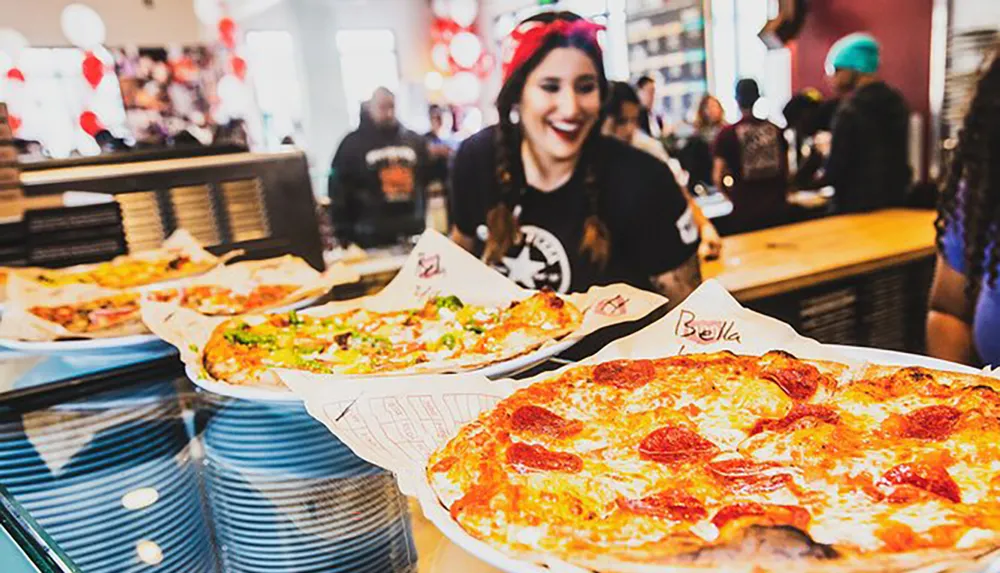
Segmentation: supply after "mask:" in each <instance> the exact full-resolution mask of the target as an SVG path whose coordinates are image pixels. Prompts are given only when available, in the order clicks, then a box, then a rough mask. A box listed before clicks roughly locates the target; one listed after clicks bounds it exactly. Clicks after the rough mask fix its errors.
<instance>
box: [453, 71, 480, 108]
mask: <svg viewBox="0 0 1000 573" xmlns="http://www.w3.org/2000/svg"><path fill="white" fill-rule="evenodd" d="M481 89H482V84H481V83H480V82H479V78H477V77H476V74H473V73H472V72H458V73H457V74H455V75H453V76H451V77H450V78H448V79H447V80H445V83H444V97H445V99H447V100H448V101H449V102H451V103H453V104H457V105H468V104H471V103H476V102H477V101H478V100H479V92H480V90H481Z"/></svg>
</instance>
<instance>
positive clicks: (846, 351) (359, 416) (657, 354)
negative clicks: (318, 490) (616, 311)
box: [277, 281, 982, 573]
mask: <svg viewBox="0 0 1000 573" xmlns="http://www.w3.org/2000/svg"><path fill="white" fill-rule="evenodd" d="M772 350H783V351H786V352H789V353H791V354H793V355H794V356H796V357H798V358H801V359H809V360H821V361H832V362H838V363H841V364H845V365H846V366H847V368H848V371H849V372H856V373H860V372H862V371H863V369H864V368H866V367H867V365H868V364H869V363H874V362H879V363H889V364H896V365H899V366H909V365H922V366H927V367H932V368H941V369H950V370H956V371H959V372H964V373H973V374H982V372H981V371H977V370H974V369H971V368H967V367H961V366H958V365H952V364H949V363H945V362H943V361H935V360H931V359H921V358H920V357H916V356H912V355H906V354H901V353H891V352H884V351H869V350H866V349H852V348H849V347H836V346H828V345H822V344H820V343H818V342H817V341H815V340H812V339H808V338H804V337H802V336H800V335H798V334H797V333H796V332H795V331H794V329H792V328H791V327H790V326H789V325H787V324H785V323H782V322H780V321H777V320H775V319H772V318H770V317H767V316H764V315H761V314H759V313H756V312H753V311H750V310H748V309H746V308H744V307H742V306H741V305H740V304H739V303H738V302H737V301H736V299H734V298H733V297H732V296H731V295H730V294H729V293H728V292H726V290H725V289H724V288H723V287H722V286H721V285H720V284H719V283H717V282H716V281H707V282H706V283H704V284H703V285H702V286H701V287H699V288H698V289H697V290H696V291H695V292H694V293H693V294H691V295H690V296H689V297H688V298H687V299H686V300H685V301H684V302H683V303H682V304H680V305H679V306H678V307H676V308H674V309H673V310H672V311H671V312H670V313H668V314H667V315H665V316H664V317H663V318H661V319H659V320H658V321H656V322H654V323H653V324H651V325H649V326H647V327H646V328H644V329H643V330H641V331H639V332H637V333H635V334H632V335H630V336H627V337H625V338H622V339H619V340H617V341H615V342H613V343H611V344H609V345H608V346H606V347H605V348H604V349H602V350H601V351H599V352H598V353H597V354H595V355H594V356H592V357H590V358H588V359H586V360H583V361H581V362H580V363H578V364H572V365H567V366H565V367H563V368H561V369H560V370H556V371H553V372H546V373H543V374H540V375H538V376H534V377H532V378H528V379H524V380H513V379H502V380H492V381H491V380H489V379H488V378H486V377H485V376H482V375H479V374H475V373H467V374H452V375H417V376H408V377H397V378H392V377H383V378H380V379H369V380H363V381H357V382H354V383H345V381H344V380H342V379H339V380H338V379H335V378H331V377H329V376H323V375H318V374H312V373H308V372H302V371H292V370H279V371H278V372H277V373H278V376H279V377H280V378H281V380H282V381H283V382H284V383H285V384H286V385H287V386H289V387H290V388H291V389H292V391H293V392H294V393H295V394H296V395H297V396H298V397H300V398H301V399H302V400H303V402H304V403H305V405H306V408H307V410H308V412H309V413H310V414H311V415H312V416H313V417H315V418H316V419H317V420H319V421H320V422H322V423H323V424H324V425H326V427H327V428H328V429H329V430H330V431H331V432H332V433H333V434H335V435H336V437H337V438H338V439H339V440H340V441H341V442H343V443H344V444H346V445H347V446H348V447H350V448H351V449H352V450H353V451H354V452H355V453H356V454H357V455H358V456H360V457H361V458H363V459H365V460H367V461H369V462H371V463H373V464H375V465H378V466H381V467H383V468H386V469H388V470H390V471H392V472H393V473H394V474H395V475H396V477H397V480H398V482H399V487H400V489H401V491H402V492H403V493H405V494H407V495H410V496H414V497H416V498H417V500H418V501H419V503H420V505H421V508H422V510H423V512H424V514H425V516H426V517H427V518H428V519H429V520H430V521H431V522H433V523H434V524H435V525H436V526H437V527H438V528H439V529H440V530H441V531H442V532H443V533H444V535H445V536H447V537H448V538H449V539H450V540H451V541H452V542H453V543H454V544H456V545H457V546H459V547H461V548H462V549H464V550H465V551H467V552H468V553H469V554H471V555H474V556H476V557H477V558H478V559H481V560H482V561H484V562H486V563H488V564H490V565H492V566H494V567H497V568H499V569H501V570H504V571H511V572H517V573H545V572H553V571H559V572H573V573H586V571H590V570H589V569H581V568H580V567H578V566H575V565H572V564H569V563H566V562H563V561H560V560H558V559H554V558H552V557H551V556H545V555H540V556H537V557H536V558H535V559H516V558H514V557H512V556H510V555H508V554H506V553H504V552H502V551H500V550H498V549H496V548H494V547H492V546H490V545H488V544H487V543H485V542H483V541H480V540H478V539H476V538H474V537H473V536H471V535H469V534H468V533H467V532H466V531H465V530H463V529H462V527H460V525H459V524H458V522H457V521H455V520H454V519H453V518H452V517H451V516H450V514H449V512H448V510H447V509H446V508H445V507H444V506H443V505H442V503H441V502H440V501H439V499H438V497H437V495H436V493H435V492H434V491H433V489H432V488H431V485H430V483H429V482H428V479H427V477H426V470H425V468H426V466H427V460H428V458H429V457H430V455H431V454H432V453H433V452H434V451H435V450H437V449H439V448H441V447H443V446H444V445H445V444H446V443H447V442H448V441H449V440H450V439H451V438H452V437H453V436H455V435H456V434H457V433H458V431H459V429H460V428H461V427H462V426H464V425H465V424H467V423H469V422H472V421H473V420H475V419H476V418H477V417H478V415H479V414H480V413H482V412H484V411H487V410H490V409H491V408H492V407H493V406H494V405H496V404H497V403H498V402H499V401H501V400H503V399H504V398H505V397H507V396H509V395H510V394H512V393H513V392H514V391H516V390H518V389H521V388H525V387H527V386H530V385H532V384H534V383H535V382H538V381H541V380H548V379H552V378H554V377H556V376H558V375H559V374H561V373H562V372H565V371H567V370H569V369H571V368H574V367H576V366H579V365H586V364H599V363H602V362H606V361H609V360H616V359H639V358H663V357H668V356H674V355H683V354H695V353H712V352H721V351H731V352H733V353H736V354H741V355H750V356H760V355H763V354H765V353H767V352H769V351H772ZM979 565H980V569H981V564H979ZM753 568H754V564H753V563H743V564H741V565H739V566H737V567H735V568H734V569H733V570H738V571H744V570H745V571H751V570H754V569H753ZM615 570H617V569H615ZM629 570H632V569H629ZM634 570H635V571H654V570H655V571H664V570H674V569H672V568H663V567H662V566H655V567H653V566H650V567H645V568H644V567H636V568H635V569H634ZM676 570H677V571H680V570H686V569H684V568H677V569H676ZM880 570H881V569H880ZM949 570H950V569H949ZM961 570H966V569H961Z"/></svg>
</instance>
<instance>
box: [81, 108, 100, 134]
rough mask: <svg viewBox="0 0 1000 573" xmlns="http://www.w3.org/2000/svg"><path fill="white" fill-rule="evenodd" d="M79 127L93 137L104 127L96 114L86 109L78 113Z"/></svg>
mask: <svg viewBox="0 0 1000 573" xmlns="http://www.w3.org/2000/svg"><path fill="white" fill-rule="evenodd" d="M80 129H82V130H83V131H84V132H85V133H86V134H87V135H89V136H91V137H94V136H95V135H97V133H98V132H100V131H101V130H102V129H104V124H102V123H101V120H100V119H99V118H98V117H97V114H96V113H94V112H92V111H90V110H87V111H85V112H83V113H81V114H80Z"/></svg>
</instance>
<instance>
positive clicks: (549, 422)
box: [510, 405, 583, 438]
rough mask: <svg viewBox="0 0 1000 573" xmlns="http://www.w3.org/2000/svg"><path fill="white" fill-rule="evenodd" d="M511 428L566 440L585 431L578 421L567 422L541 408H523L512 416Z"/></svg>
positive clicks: (530, 406)
mask: <svg viewBox="0 0 1000 573" xmlns="http://www.w3.org/2000/svg"><path fill="white" fill-rule="evenodd" d="M510 426H511V428H513V429H514V430H517V431H521V432H531V433H534V434H539V435H543V436H554V437H557V438H565V437H568V436H572V435H573V434H576V433H578V432H579V431H580V430H582V429H583V423H582V422H580V421H578V420H567V419H566V418H563V417H562V416H560V415H559V414H556V413H554V412H551V411H549V410H546V409H545V408H542V407H541V406H535V405H528V406H521V407H520V408H518V409H517V410H514V413H513V414H511V416H510Z"/></svg>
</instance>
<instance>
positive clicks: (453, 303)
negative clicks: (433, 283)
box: [434, 295, 465, 310]
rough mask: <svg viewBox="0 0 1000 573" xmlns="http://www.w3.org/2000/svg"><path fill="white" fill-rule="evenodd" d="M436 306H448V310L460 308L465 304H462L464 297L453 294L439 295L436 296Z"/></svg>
mask: <svg viewBox="0 0 1000 573" xmlns="http://www.w3.org/2000/svg"><path fill="white" fill-rule="evenodd" d="M434 306H436V307H438V308H439V309H441V308H447V309H448V310H459V309H461V308H462V307H463V306H465V305H464V304H462V299H460V298H458V297H457V296H455V295H451V296H439V297H435V298H434Z"/></svg>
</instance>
